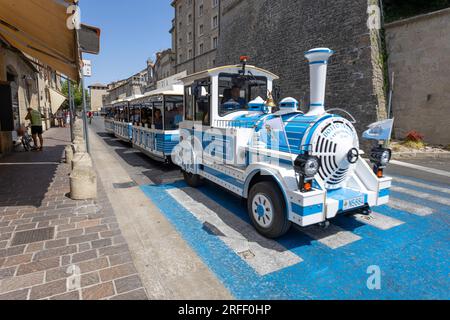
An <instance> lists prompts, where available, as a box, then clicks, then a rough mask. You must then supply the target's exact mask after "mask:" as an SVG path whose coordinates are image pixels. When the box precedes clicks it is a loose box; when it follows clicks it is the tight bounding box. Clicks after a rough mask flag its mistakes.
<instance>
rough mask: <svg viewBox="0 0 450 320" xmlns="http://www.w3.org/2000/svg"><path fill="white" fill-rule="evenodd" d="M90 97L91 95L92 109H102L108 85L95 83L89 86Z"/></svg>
mask: <svg viewBox="0 0 450 320" xmlns="http://www.w3.org/2000/svg"><path fill="white" fill-rule="evenodd" d="M89 90H90V94H89V95H90V97H91V103H90V106H91V110H92V111H94V112H95V111H101V110H102V108H103V97H104V96H105V95H106V94H107V92H108V86H105V85H104V84H101V83H95V84H92V85H90V86H89Z"/></svg>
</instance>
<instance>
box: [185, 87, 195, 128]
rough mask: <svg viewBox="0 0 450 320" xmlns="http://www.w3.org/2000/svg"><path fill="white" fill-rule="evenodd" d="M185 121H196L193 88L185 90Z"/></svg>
mask: <svg viewBox="0 0 450 320" xmlns="http://www.w3.org/2000/svg"><path fill="white" fill-rule="evenodd" d="M184 97H185V101H184V106H185V108H184V110H185V111H184V119H185V120H189V121H192V120H194V107H193V97H192V89H191V87H185V88H184Z"/></svg>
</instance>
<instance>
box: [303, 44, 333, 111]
mask: <svg viewBox="0 0 450 320" xmlns="http://www.w3.org/2000/svg"><path fill="white" fill-rule="evenodd" d="M333 53H334V51H333V50H330V49H328V48H316V49H312V50H309V51H308V52H306V53H305V57H306V58H307V59H308V61H309V68H310V86H311V87H310V91H311V98H310V109H309V112H308V113H307V114H306V115H307V116H321V115H323V114H325V89H326V83H327V67H328V59H329V58H330V57H331V56H332V55H333Z"/></svg>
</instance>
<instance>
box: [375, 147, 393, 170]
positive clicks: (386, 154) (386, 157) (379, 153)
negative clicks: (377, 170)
mask: <svg viewBox="0 0 450 320" xmlns="http://www.w3.org/2000/svg"><path fill="white" fill-rule="evenodd" d="M391 157H392V151H391V150H390V149H385V148H382V147H377V148H375V149H373V150H372V152H371V154H370V161H371V162H372V163H373V164H375V165H377V166H378V167H386V166H387V165H388V164H389V162H390V161H391Z"/></svg>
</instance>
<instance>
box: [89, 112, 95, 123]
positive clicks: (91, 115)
mask: <svg viewBox="0 0 450 320" xmlns="http://www.w3.org/2000/svg"><path fill="white" fill-rule="evenodd" d="M93 117H94V114H93V113H92V111H89V112H88V118H89V124H92V118H93Z"/></svg>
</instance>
